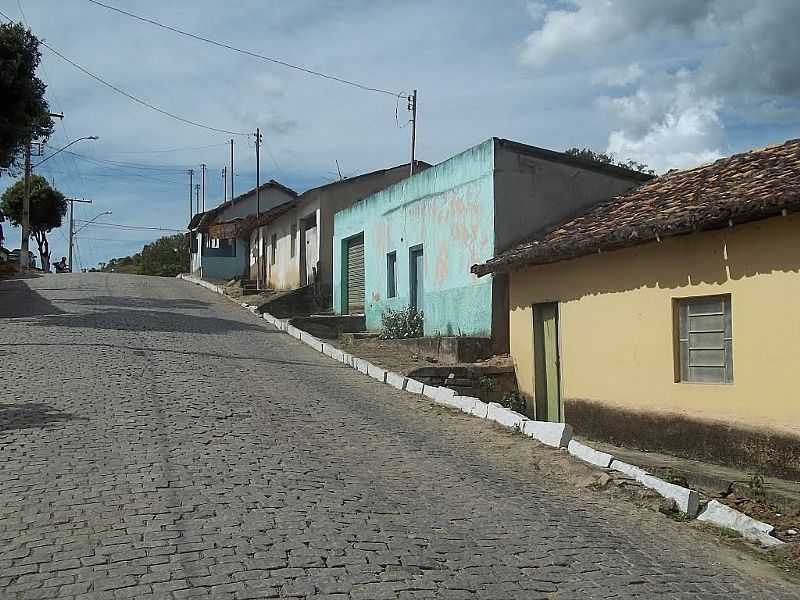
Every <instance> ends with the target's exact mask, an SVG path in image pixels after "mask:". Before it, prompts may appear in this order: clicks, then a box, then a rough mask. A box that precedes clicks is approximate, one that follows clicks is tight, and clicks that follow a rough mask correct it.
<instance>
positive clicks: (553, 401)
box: [533, 302, 562, 422]
mask: <svg viewBox="0 0 800 600" xmlns="http://www.w3.org/2000/svg"><path fill="white" fill-rule="evenodd" d="M533 360H534V391H535V402H536V406H535V416H536V419H538V420H539V421H556V422H557V421H561V420H562V414H561V373H560V368H559V367H560V364H559V363H560V361H559V357H558V304H556V303H555V302H547V303H543V304H534V306H533Z"/></svg>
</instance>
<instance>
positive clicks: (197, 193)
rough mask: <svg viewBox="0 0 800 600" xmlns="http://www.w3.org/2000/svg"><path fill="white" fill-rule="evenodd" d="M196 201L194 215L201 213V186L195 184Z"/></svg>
mask: <svg viewBox="0 0 800 600" xmlns="http://www.w3.org/2000/svg"><path fill="white" fill-rule="evenodd" d="M194 199H195V203H194V206H195V211H194V214H198V213H199V212H200V184H199V183H195V184H194Z"/></svg>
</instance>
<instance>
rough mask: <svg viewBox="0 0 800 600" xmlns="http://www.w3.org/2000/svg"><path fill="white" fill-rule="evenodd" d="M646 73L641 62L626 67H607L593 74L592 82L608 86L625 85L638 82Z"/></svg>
mask: <svg viewBox="0 0 800 600" xmlns="http://www.w3.org/2000/svg"><path fill="white" fill-rule="evenodd" d="M642 75H644V71H642V67H640V66H639V63H635V62H634V63H631V64H629V65H626V66H624V67H616V66H611V67H605V68H602V69H600V70H598V71H596V72H595V73H594V75H592V82H593V83H596V84H599V85H604V86H607V87H625V86H627V85H630V84H632V83H636V82H637V81H639V79H641V77H642Z"/></svg>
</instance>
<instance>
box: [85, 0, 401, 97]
mask: <svg viewBox="0 0 800 600" xmlns="http://www.w3.org/2000/svg"><path fill="white" fill-rule="evenodd" d="M88 1H89V2H91V3H92V4H95V5H97V6H101V7H103V8H105V9H108V10H112V11H114V12H117V13H120V14H123V15H126V16H128V17H131V18H132V19H136V20H138V21H142V22H144V23H149V24H150V25H155V26H156V27H160V28H162V29H166V30H167V31H171V32H173V33H177V34H179V35H184V36H186V37H189V38H192V39H195V40H198V41H201V42H205V43H207V44H211V45H213V46H218V47H220V48H225V49H227V50H232V51H233V52H239V53H240V54H246V55H247V56H252V57H253V58H258V59H260V60H265V61H267V62H271V63H274V64H276V65H281V66H283V67H287V68H289V69H295V70H296V71H301V72H303V73H306V74H308V75H314V76H316V77H322V78H324V79H330V80H331V81H336V82H338V83H341V84H344V85H350V86H353V87H355V88H359V89H361V90H365V91H368V92H376V93H379V94H387V95H389V96H399V97H403V96H402V92H399V93H398V92H392V91H390V90H384V89H381V88H377V87H372V86H368V85H364V84H362V83H358V82H355V81H351V80H349V79H344V78H342V77H337V76H336V75H329V74H327V73H323V72H321V71H315V70H313V69H309V68H307V67H301V66H299V65H294V64H292V63H288V62H286V61H284V60H280V59H277V58H272V57H270V56H265V55H263V54H258V53H257V52H252V51H250V50H244V49H243V48H237V47H236V46H232V45H231V44H227V43H225V42H218V41H216V40H212V39H210V38H207V37H203V36H201V35H197V34H195V33H189V32H188V31H183V30H182V29H178V28H177V27H172V26H170V25H165V24H163V23H160V22H158V21H155V20H153V19H149V18H147V17H142V16H140V15H136V14H134V13H131V12H128V11H126V10H122V9H121V8H117V7H116V6H111V5H110V4H105V3H103V2H98V0H88Z"/></svg>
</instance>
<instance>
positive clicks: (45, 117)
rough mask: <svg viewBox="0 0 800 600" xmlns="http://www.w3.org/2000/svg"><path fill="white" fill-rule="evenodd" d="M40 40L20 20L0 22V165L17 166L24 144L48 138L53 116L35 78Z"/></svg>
mask: <svg viewBox="0 0 800 600" xmlns="http://www.w3.org/2000/svg"><path fill="white" fill-rule="evenodd" d="M40 60H41V53H40V52H39V40H38V39H37V38H36V36H34V35H33V33H31V31H30V30H29V29H25V27H23V26H22V24H20V23H8V24H2V25H0V99H1V100H0V168H4V169H8V168H13V167H16V166H18V164H19V160H20V156H21V154H22V151H23V150H24V149H25V145H26V144H28V142H30V141H31V140H34V139H36V138H48V137H49V136H50V134H51V133H52V132H53V119H52V118H51V117H50V108H49V106H48V104H47V100H45V97H44V92H45V89H46V87H47V86H46V85H45V84H44V82H43V81H42V80H41V79H39V78H38V77H36V69H37V68H38V66H39V62H40Z"/></svg>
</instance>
